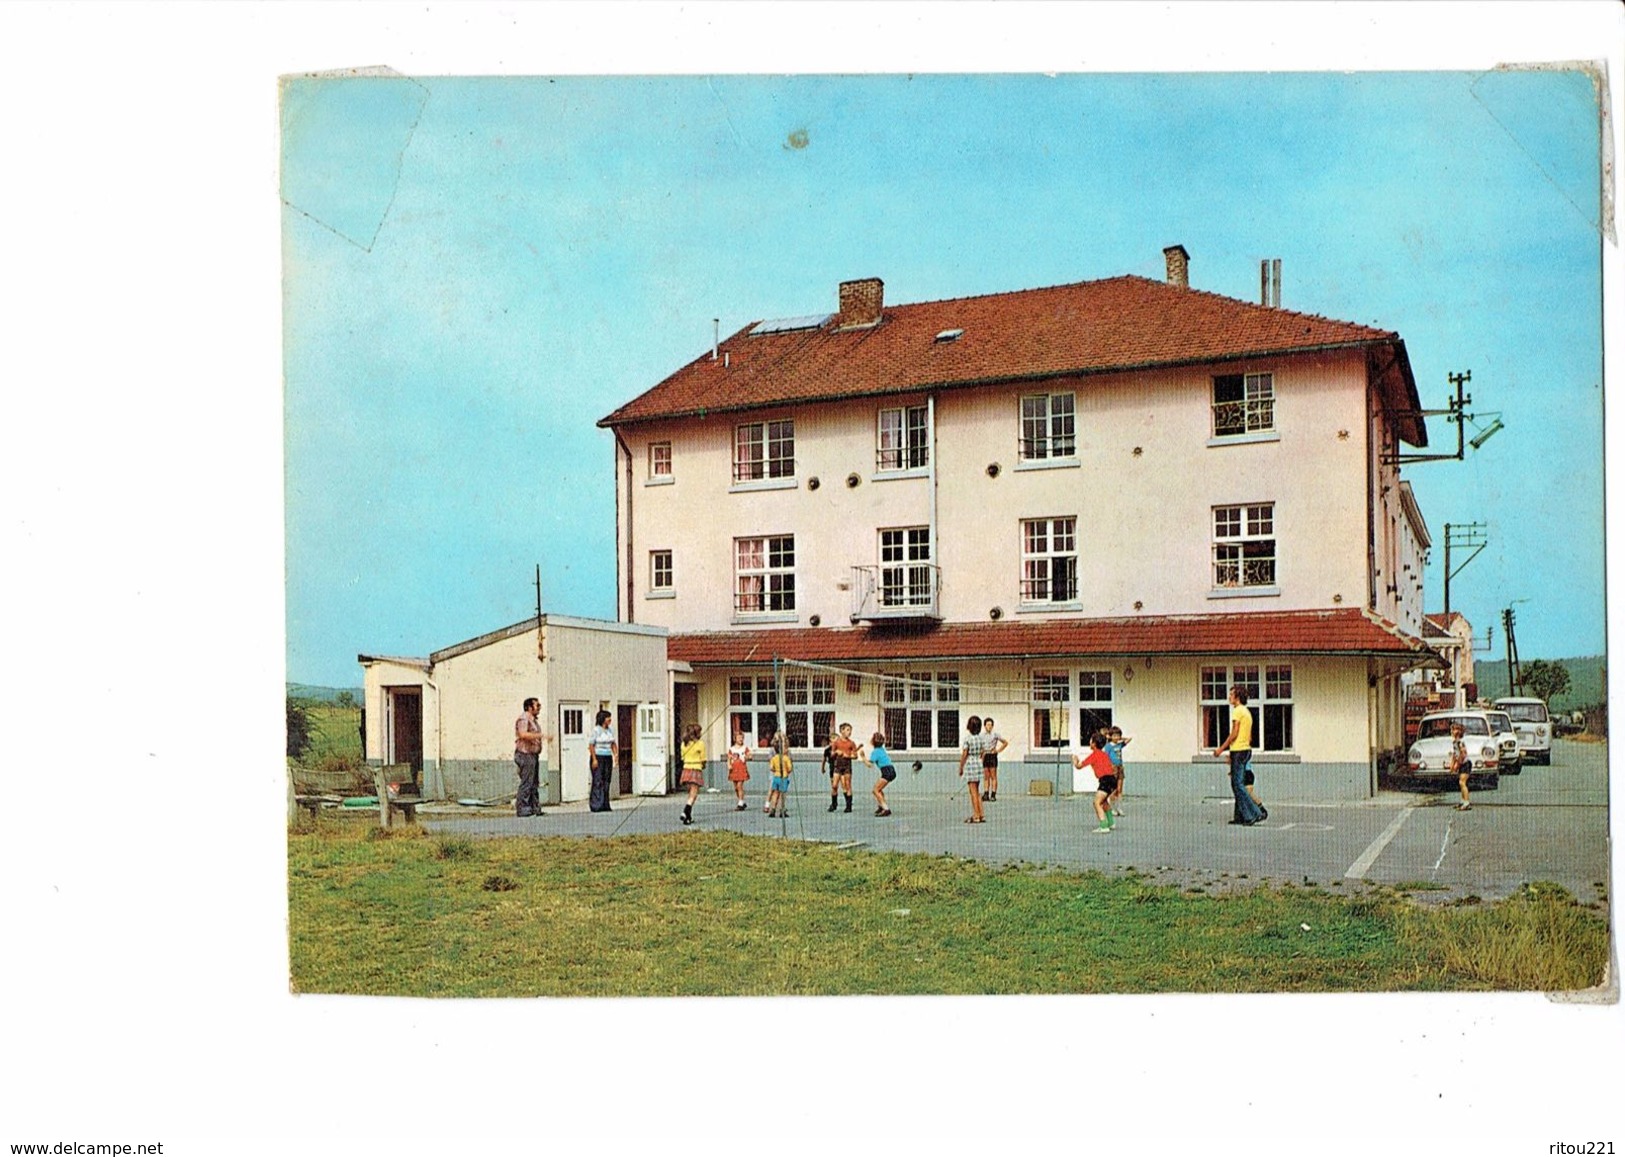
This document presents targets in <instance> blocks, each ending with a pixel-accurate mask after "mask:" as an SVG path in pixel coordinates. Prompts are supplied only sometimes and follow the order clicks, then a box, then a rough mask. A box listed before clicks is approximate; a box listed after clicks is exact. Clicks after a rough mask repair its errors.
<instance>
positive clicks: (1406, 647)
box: [666, 607, 1437, 666]
mask: <svg viewBox="0 0 1625 1157" xmlns="http://www.w3.org/2000/svg"><path fill="white" fill-rule="evenodd" d="M1083 655H1349V656H1357V655H1367V656H1377V657H1383V658H1395V659H1417V660H1427V659H1429V658H1433V659H1434V660H1435V662H1437V656H1435V655H1434V654H1433V652H1432V651H1430V650H1429V649H1428V648H1427V647H1426V646H1425V645H1424V644H1423V643H1422V641H1421V640H1420V639H1418V638H1416V637H1415V636H1413V635H1410V634H1407V633H1406V632H1405V631H1402V630H1401V629H1399V628H1398V627H1397V626H1395V625H1394V624H1393V623H1390V622H1388V621H1387V620H1385V619H1381V618H1379V617H1378V616H1376V615H1372V614H1368V613H1367V612H1365V611H1363V610H1361V609H1359V608H1357V607H1356V608H1351V609H1338V610H1332V611H1257V612H1243V613H1237V614H1214V615H1167V616H1160V617H1149V616H1137V617H1135V618H1127V619H1057V620H1051V621H1048V622H1021V623H1002V622H1001V623H938V624H934V625H931V626H926V627H917V626H915V627H907V626H886V625H882V626H870V627H816V628H815V627H797V628H787V629H762V630H755V631H714V632H700V633H693V634H673V635H672V636H671V637H670V639H668V640H667V643H666V656H667V658H669V659H673V660H677V661H681V662H685V663H690V664H693V665H696V666H744V665H749V664H766V663H771V662H772V661H773V659H774V658H775V657H777V658H780V659H799V660H802V661H804V662H825V663H830V662H855V661H860V660H864V661H869V662H874V661H876V660H896V661H903V660H910V659H929V660H933V661H935V660H939V659H996V658H1011V657H1021V658H1027V657H1031V658H1048V657H1053V656H1083Z"/></svg>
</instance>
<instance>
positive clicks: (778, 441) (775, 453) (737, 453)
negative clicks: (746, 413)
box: [734, 418, 796, 482]
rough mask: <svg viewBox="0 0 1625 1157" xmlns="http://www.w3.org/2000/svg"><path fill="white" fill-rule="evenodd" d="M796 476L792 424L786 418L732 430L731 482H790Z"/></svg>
mask: <svg viewBox="0 0 1625 1157" xmlns="http://www.w3.org/2000/svg"><path fill="white" fill-rule="evenodd" d="M795 472H796V424H795V422H794V420H792V419H790V418H784V419H781V420H779V421H776V422H751V423H749V424H747V425H744V426H738V427H736V428H735V429H734V481H735V482H752V481H756V480H758V479H762V478H790V477H793V476H794V475H795Z"/></svg>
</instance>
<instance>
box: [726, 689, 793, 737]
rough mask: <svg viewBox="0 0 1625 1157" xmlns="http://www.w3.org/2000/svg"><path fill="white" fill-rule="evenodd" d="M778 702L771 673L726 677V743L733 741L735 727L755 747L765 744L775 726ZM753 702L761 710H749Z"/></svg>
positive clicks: (776, 728)
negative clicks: (753, 676)
mask: <svg viewBox="0 0 1625 1157" xmlns="http://www.w3.org/2000/svg"><path fill="white" fill-rule="evenodd" d="M787 697H788V696H787ZM778 703H779V693H778V688H776V687H775V686H774V685H773V677H772V676H771V675H757V676H756V677H755V678H752V677H751V676H749V675H734V676H731V677H730V678H729V679H728V708H729V710H728V735H727V741H728V743H729V744H732V743H733V741H734V732H735V731H742V732H744V734H745V738H746V739H747V740H749V741H751V742H753V743H754V744H755V745H756V746H757V747H767V746H769V745H770V744H771V743H772V742H773V733H774V732H775V731H777V730H778V729H779V713H778V711H777V707H778ZM753 706H754V707H757V708H761V710H758V711H755V712H752V711H750V710H749V708H751V707H753Z"/></svg>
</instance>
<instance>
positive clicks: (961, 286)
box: [282, 71, 1604, 686]
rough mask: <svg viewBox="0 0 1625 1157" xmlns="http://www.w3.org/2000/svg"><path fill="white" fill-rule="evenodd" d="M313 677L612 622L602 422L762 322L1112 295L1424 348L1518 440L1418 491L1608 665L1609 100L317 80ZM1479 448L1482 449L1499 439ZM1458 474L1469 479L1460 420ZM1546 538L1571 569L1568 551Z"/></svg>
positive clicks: (1112, 84)
mask: <svg viewBox="0 0 1625 1157" xmlns="http://www.w3.org/2000/svg"><path fill="white" fill-rule="evenodd" d="M282 118H283V150H284V151H283V158H282V164H283V168H282V191H283V197H284V209H283V244H284V262H285V285H284V304H285V322H286V349H285V372H286V533H287V554H286V567H287V600H288V602H287V616H288V622H287V629H288V634H287V654H288V678H290V679H293V680H297V681H302V682H311V683H322V684H331V685H339V686H350V685H356V684H358V683H359V681H360V673H359V668H358V667H357V665H356V663H355V657H356V654H357V653H358V652H369V653H388V654H425V653H427V652H428V651H429V650H432V649H434V648H437V647H441V646H445V645H447V644H450V643H453V642H456V641H458V640H461V639H464V638H468V637H471V636H473V635H477V634H479V633H481V632H483V631H486V630H489V629H492V628H494V627H497V626H501V625H504V624H506V623H509V622H512V621H516V620H518V619H521V618H523V617H525V616H526V615H528V614H530V613H531V611H532V609H533V606H534V590H533V587H532V585H531V584H532V579H533V575H534V567H535V566H536V565H537V564H540V566H541V568H542V585H543V598H544V602H545V605H546V606H547V607H548V609H550V610H553V611H556V612H560V613H568V614H578V615H591V616H601V617H606V618H612V617H614V613H615V598H614V575H615V558H614V548H613V542H614V520H615V504H614V489H613V476H612V463H613V456H612V449H611V447H612V439H611V436H610V434H609V433H608V432H606V431H602V430H599V429H597V428H596V427H595V425H594V423H595V422H596V421H597V419H599V418H600V417H602V416H603V415H604V414H606V413H608V412H609V411H610V410H611V409H613V408H614V407H615V406H617V405H619V404H620V403H621V402H623V401H625V400H626V399H628V398H630V397H632V396H634V395H635V394H637V393H639V392H641V391H642V390H644V389H646V388H648V387H649V386H650V385H652V384H654V383H655V382H657V381H658V380H660V379H661V378H662V377H664V376H665V375H666V374H667V373H669V372H671V371H672V370H673V369H675V368H676V367H677V366H679V365H681V364H682V363H684V362H686V361H687V360H689V359H690V358H692V357H694V356H695V355H696V354H698V353H700V352H701V351H702V350H704V349H705V348H707V347H708V346H709V343H710V340H711V319H712V318H713V317H720V318H721V322H722V330H723V332H724V333H728V332H730V331H732V330H733V329H735V328H737V327H738V326H740V325H742V324H744V323H746V322H748V321H751V320H753V319H756V318H760V317H772V316H783V315H795V314H806V313H813V312H819V311H825V310H829V309H833V308H834V300H835V286H836V284H837V282H839V281H841V280H843V279H849V278H854V277H866V276H878V277H881V278H883V279H884V280H885V282H886V296H887V299H888V300H889V301H894V302H906V301H920V300H929V299H934V298H941V297H952V296H961V295H966V294H976V293H987V292H997V291H1002V290H1009V289H1018V288H1024V287H1029V286H1038V285H1049V284H1057V283H1061V282H1068V281H1077V280H1083V279H1087V278H1095V277H1109V276H1115V275H1117V274H1121V273H1138V274H1142V275H1145V276H1150V277H1161V276H1162V255H1161V251H1162V248H1163V247H1164V246H1165V245H1169V244H1173V243H1176V242H1178V243H1182V244H1183V245H1184V246H1185V247H1186V248H1187V249H1188V250H1189V251H1190V253H1191V258H1192V266H1191V277H1192V283H1193V284H1194V285H1196V286H1198V287H1199V288H1202V289H1207V290H1212V291H1215V292H1219V293H1226V294H1230V295H1233V296H1236V297H1239V298H1242V299H1244V300H1256V297H1257V280H1258V275H1257V270H1258V262H1259V260H1260V259H1261V258H1265V257H1279V258H1281V260H1282V262H1283V291H1282V299H1283V304H1284V305H1285V306H1286V307H1288V308H1291V309H1298V310H1304V311H1307V312H1313V313H1320V314H1325V315H1328V316H1331V317H1335V318H1340V319H1346V320H1350V321H1357V322H1364V323H1371V324H1376V325H1380V326H1383V327H1385V328H1389V329H1394V330H1397V331H1398V332H1399V333H1400V335H1401V336H1402V337H1403V338H1404V339H1405V341H1406V344H1407V347H1408V349H1409V352H1410V356H1411V360H1412V365H1413V367H1414V369H1415V373H1416V378H1417V383H1418V386H1419V388H1420V390H1421V393H1422V399H1423V404H1424V405H1425V406H1429V407H1440V406H1442V405H1443V403H1444V400H1445V397H1446V394H1447V390H1448V385H1447V382H1446V374H1447V373H1450V372H1452V371H1458V370H1467V369H1470V370H1471V371H1472V383H1471V386H1470V388H1469V389H1470V392H1471V394H1472V396H1473V406H1472V409H1473V410H1474V411H1475V412H1477V413H1480V414H1483V413H1487V412H1490V411H1498V412H1499V413H1500V414H1501V417H1502V420H1503V421H1504V423H1505V425H1506V429H1505V431H1504V432H1502V433H1500V434H1498V435H1497V436H1496V437H1494V438H1493V439H1491V440H1490V441H1488V442H1487V443H1485V445H1484V448H1483V449H1482V450H1480V451H1477V452H1471V451H1470V452H1469V456H1468V459H1467V461H1465V462H1463V463H1436V464H1426V465H1420V466H1415V467H1410V468H1408V470H1407V472H1406V473H1407V477H1409V478H1410V479H1411V480H1412V482H1413V484H1414V486H1415V488H1416V492H1417V495H1418V497H1419V498H1420V500H1421V503H1422V507H1423V510H1424V513H1425V515H1426V517H1427V520H1428V523H1429V527H1430V529H1431V530H1432V531H1433V534H1434V538H1435V551H1434V561H1433V564H1432V566H1431V567H1430V571H1429V574H1428V577H1427V582H1428V587H1427V599H1428V609H1429V610H1437V609H1439V608H1440V605H1441V603H1442V572H1441V567H1442V562H1443V551H1442V539H1443V527H1444V524H1445V523H1446V522H1451V523H1467V522H1474V521H1478V522H1483V523H1486V524H1487V526H1488V538H1489V546H1488V548H1487V549H1486V550H1485V551H1484V553H1483V554H1482V555H1480V556H1479V558H1478V559H1477V560H1476V561H1475V562H1473V563H1472V564H1471V565H1470V566H1468V567H1467V568H1466V569H1465V570H1463V571H1462V573H1461V574H1460V575H1458V576H1457V578H1456V579H1455V580H1454V581H1453V583H1452V603H1453V605H1454V606H1455V607H1456V608H1457V609H1459V610H1462V611H1463V612H1464V613H1466V614H1467V615H1468V617H1469V618H1471V619H1472V620H1473V622H1474V624H1475V627H1476V629H1477V631H1478V633H1479V635H1480V637H1482V636H1483V634H1484V631H1485V629H1486V627H1488V626H1489V625H1490V624H1491V623H1495V624H1496V636H1495V646H1494V651H1495V653H1497V654H1498V653H1499V652H1500V649H1501V643H1502V640H1501V637H1500V628H1499V615H1500V610H1501V608H1503V607H1505V606H1508V605H1513V604H1514V603H1515V601H1516V600H1520V599H1527V600H1528V601H1527V602H1516V603H1515V605H1516V606H1517V609H1518V641H1519V647H1520V652H1521V654H1522V655H1523V656H1524V657H1526V658H1528V657H1535V656H1541V655H1546V656H1564V655H1579V654H1590V653H1597V652H1600V651H1601V650H1602V649H1603V647H1604V637H1603V631H1604V619H1603V606H1604V590H1603V557H1604V552H1603V545H1602V541H1601V530H1602V459H1603V456H1602V424H1601V418H1602V414H1601V381H1602V376H1601V375H1602V368H1601V338H1600V333H1601V301H1600V297H1601V265H1600V262H1601V249H1600V245H1601V241H1600V236H1599V196H1598V144H1597V140H1598V122H1597V113H1596V101H1595V98H1594V97H1593V94H1592V85H1591V81H1590V79H1589V78H1588V77H1587V76H1585V75H1584V74H1582V73H1579V72H1564V71H1555V72H1554V71H1541V72H1532V71H1530V72H1523V71H1501V72H1467V71H1452V72H1423V73H1352V74H1345V73H1301V74H1290V73H1288V74H1268V75H1266V74H1241V75H1195V74H1166V75H1156V74H1119V75H1077V74H1062V75H1058V76H1042V75H976V76H966V75H917V76H913V77H909V76H905V75H880V76H864V77H857V76H853V77H840V76H804V77H769V76H739V75H717V76H712V77H706V76H693V77H671V76H668V77H658V78H637V77H619V78H609V77H600V78H593V77H556V78H552V79H548V78H529V79H500V78H463V79H456V78H446V77H430V78H421V77H420V78H415V79H412V80H407V79H400V78H394V79H392V78H368V77H362V78H347V79H328V78H319V79H299V80H290V81H288V82H287V83H286V84H285V86H284V90H283V104H282ZM1487 422H1488V419H1487V418H1486V419H1481V421H1480V425H1484V424H1487ZM1430 436H1431V438H1432V440H1433V442H1434V444H1435V446H1439V447H1444V446H1446V445H1447V444H1448V445H1449V447H1450V448H1453V445H1454V436H1453V432H1452V431H1451V429H1450V428H1449V427H1448V426H1447V425H1446V424H1445V422H1444V421H1443V420H1441V419H1434V420H1433V421H1432V422H1431V423H1430ZM1548 528H1551V529H1553V530H1555V532H1551V533H1549V532H1548Z"/></svg>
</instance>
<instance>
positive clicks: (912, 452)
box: [875, 406, 930, 470]
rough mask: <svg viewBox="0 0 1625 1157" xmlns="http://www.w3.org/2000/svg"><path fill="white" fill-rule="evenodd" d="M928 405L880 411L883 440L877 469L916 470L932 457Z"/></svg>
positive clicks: (876, 462)
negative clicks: (926, 422)
mask: <svg viewBox="0 0 1625 1157" xmlns="http://www.w3.org/2000/svg"><path fill="white" fill-rule="evenodd" d="M925 417H926V409H925V407H924V406H904V407H901V408H899V409H895V410H882V411H880V441H879V446H878V448H877V449H876V451H875V469H877V470H916V469H920V468H922V467H924V466H925V464H926V462H927V461H928V460H929V457H930V449H929V447H930V441H929V439H928V438H927V434H926V424H925Z"/></svg>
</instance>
